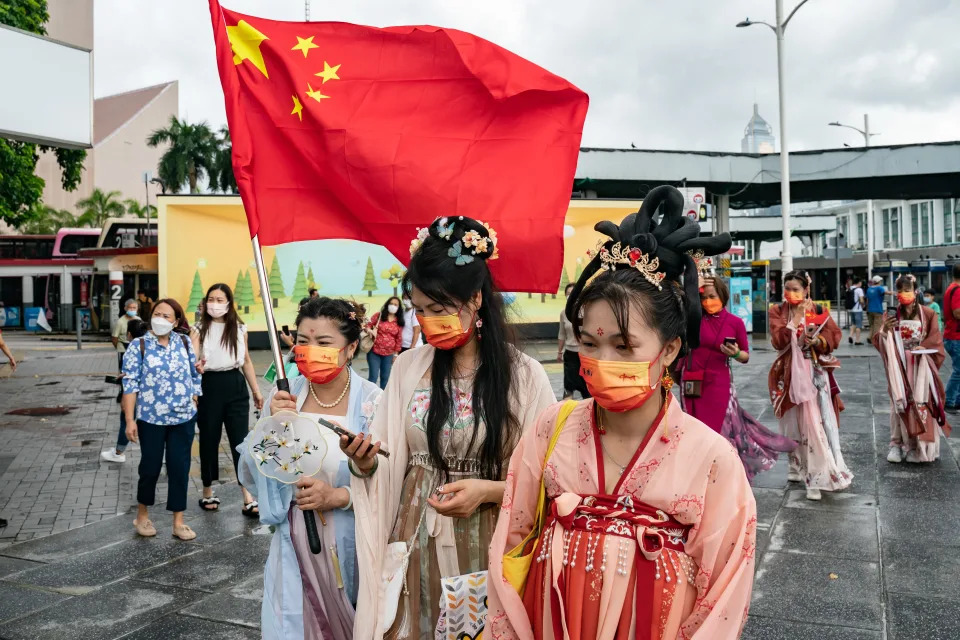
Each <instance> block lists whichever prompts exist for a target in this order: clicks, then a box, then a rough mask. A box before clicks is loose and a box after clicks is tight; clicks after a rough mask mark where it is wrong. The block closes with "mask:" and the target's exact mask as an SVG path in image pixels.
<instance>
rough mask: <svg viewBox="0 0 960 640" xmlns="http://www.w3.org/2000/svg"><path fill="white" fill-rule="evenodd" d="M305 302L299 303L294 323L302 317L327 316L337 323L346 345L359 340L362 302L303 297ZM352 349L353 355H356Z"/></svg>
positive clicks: (299, 321) (361, 327) (298, 323)
mask: <svg viewBox="0 0 960 640" xmlns="http://www.w3.org/2000/svg"><path fill="white" fill-rule="evenodd" d="M304 300H306V302H304V303H303V304H301V305H300V310H299V311H298V312H297V320H296V322H295V323H294V324H296V325H298V326H299V325H300V323H301V322H302V321H303V320H304V318H311V319H314V320H316V319H317V318H327V319H329V320H332V321H334V322H336V323H337V330H339V331H340V335H342V336H343V337H344V338H346V339H347V346H350V345H351V344H353V343H354V342H358V341H359V340H360V331H361V329H363V316H364V313H365V310H366V307H364V306H363V305H362V304H359V303H356V302H353V301H352V300H344V299H343V298H327V297H324V296H321V297H317V298H309V299H308V298H304ZM356 353H357V352H356V351H354V355H356Z"/></svg>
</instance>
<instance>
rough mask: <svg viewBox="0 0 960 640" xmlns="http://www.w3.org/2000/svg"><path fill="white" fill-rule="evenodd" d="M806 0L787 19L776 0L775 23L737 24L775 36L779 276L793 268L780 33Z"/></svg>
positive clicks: (751, 21) (779, 0)
mask: <svg viewBox="0 0 960 640" xmlns="http://www.w3.org/2000/svg"><path fill="white" fill-rule="evenodd" d="M808 1H809V0H800V4H798V5H797V6H796V7H794V9H793V11H791V12H790V15H788V16H787V19H786V20H784V19H783V0H776V8H777V14H776V15H777V24H776V26H774V25H772V24H769V23H767V22H762V21H753V20H750V18H747V19H746V20H743V21H741V22H738V23H737V26H738V27H740V28H743V27H752V26H753V25H755V24H762V25H766V26H768V27H770V29H771V30H772V31H773V33H774V34H775V35H776V36H777V86H778V89H779V92H780V208H781V215H782V218H781V220H782V223H783V251H782V252H781V253H780V271H781V275H784V274H786V273H787V272H788V271H792V270H793V254H792V253H791V251H790V152H789V147H788V146H787V121H786V97H785V95H784V86H783V84H784V78H783V34H784V31H786V29H787V25H788V24H789V23H790V20H791V19H792V18H793V16H794V15H795V14H796V13H797V11H799V9H800V7H802V6H803V5H805V4H807V2H808Z"/></svg>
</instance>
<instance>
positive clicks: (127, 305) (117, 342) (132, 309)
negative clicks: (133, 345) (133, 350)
mask: <svg viewBox="0 0 960 640" xmlns="http://www.w3.org/2000/svg"><path fill="white" fill-rule="evenodd" d="M139 313H140V305H138V304H137V301H136V300H134V299H133V298H129V299H128V300H127V301H126V302H124V303H123V311H122V313H121V314H120V318H119V319H118V320H117V323H116V326H114V328H113V332H112V334H111V337H110V342H112V343H113V348H114V349H116V350H117V371H120V372H121V373H122V372H123V352H124V351H126V350H127V344H128V343H129V342H130V340H129V339H128V338H127V323H128V322H129V321H130V320H132V319H133V318H139V317H140V316H139ZM121 398H123V387H120V390H119V391H118V393H117V402H118V403H119V402H120V400H121ZM121 415H122V412H121ZM113 462H118V461H117V460H114V461H113Z"/></svg>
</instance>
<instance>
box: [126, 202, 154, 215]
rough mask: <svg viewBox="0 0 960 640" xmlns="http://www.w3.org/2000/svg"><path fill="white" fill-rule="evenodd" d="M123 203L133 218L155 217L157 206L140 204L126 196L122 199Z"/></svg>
mask: <svg viewBox="0 0 960 640" xmlns="http://www.w3.org/2000/svg"><path fill="white" fill-rule="evenodd" d="M123 204H124V206H126V207H127V213H128V214H129V215H131V216H133V217H134V218H156V217H157V208H156V207H155V206H153V205H152V204H140V202H139V201H137V200H134V199H133V198H127V199H126V200H124V201H123Z"/></svg>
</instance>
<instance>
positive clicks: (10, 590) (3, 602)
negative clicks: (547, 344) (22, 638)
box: [0, 582, 68, 638]
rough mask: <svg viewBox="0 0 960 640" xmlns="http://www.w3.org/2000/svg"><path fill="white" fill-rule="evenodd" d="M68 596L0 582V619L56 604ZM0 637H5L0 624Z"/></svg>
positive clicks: (10, 618) (15, 616)
mask: <svg viewBox="0 0 960 640" xmlns="http://www.w3.org/2000/svg"><path fill="white" fill-rule="evenodd" d="M67 597H68V596H65V595H62V594H59V593H50V592H48V591H40V590H37V589H28V588H26V587H18V586H15V585H12V584H5V583H3V582H0V621H4V620H12V619H14V618H19V617H20V616H25V615H27V614H29V613H33V612H34V611H39V610H41V609H43V608H45V607H49V606H51V605H54V604H57V603H58V602H62V601H63V600H66V599H67ZM0 637H2V638H6V637H7V636H6V634H4V633H3V627H2V625H0Z"/></svg>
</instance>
